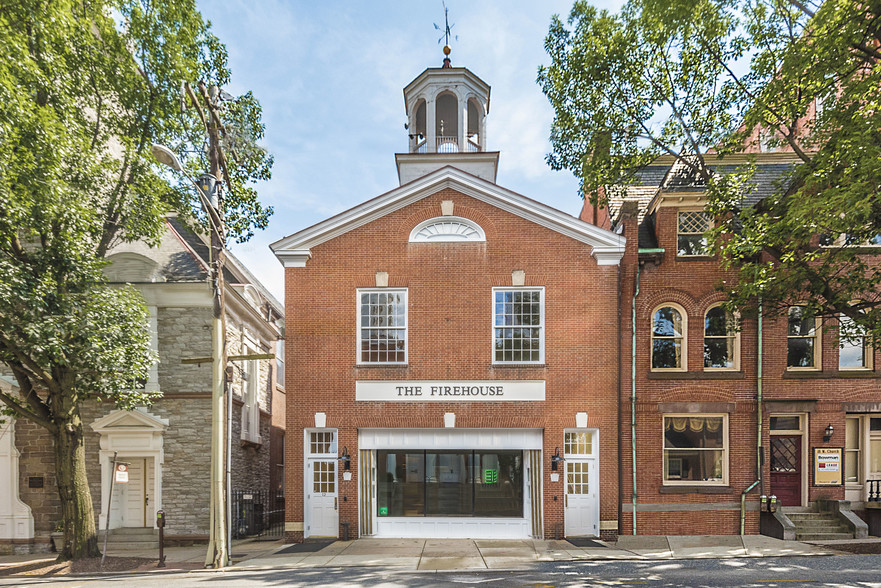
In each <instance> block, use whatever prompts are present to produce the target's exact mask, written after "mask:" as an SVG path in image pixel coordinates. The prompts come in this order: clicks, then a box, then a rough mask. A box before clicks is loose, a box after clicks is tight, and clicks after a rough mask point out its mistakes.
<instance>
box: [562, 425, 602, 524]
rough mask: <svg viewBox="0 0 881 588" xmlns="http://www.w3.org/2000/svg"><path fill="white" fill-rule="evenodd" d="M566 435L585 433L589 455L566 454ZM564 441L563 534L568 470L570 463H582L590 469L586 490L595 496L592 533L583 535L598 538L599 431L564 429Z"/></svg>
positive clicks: (567, 505)
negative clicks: (589, 446) (589, 442)
mask: <svg viewBox="0 0 881 588" xmlns="http://www.w3.org/2000/svg"><path fill="white" fill-rule="evenodd" d="M566 433H587V434H589V435H590V437H591V453H585V454H568V453H566V443H565V435H566ZM563 435H564V439H563V448H564V449H563V460H564V461H563V472H562V474H563V501H564V502H563V530H564V534H566V535H568V533H566V526H567V525H566V522H567V521H566V511H567V510H568V509H569V480H568V471H569V470H568V468H569V465H568V464H570V463H576V462H577V463H584V464H588V465H589V466H591V467H590V472H591V474H590V476H589V478H588V488H589V489H590V490H592V491H593V492H591V493H593V494H596V499H595V500H594V502H593V507H592V508H591V510H592V511H593V512H592V513H590V514H592V517H591V518H592V519H593V521H594V529H595V532H594V533H585V535H590V536H594V537H599V536H600V479H599V478H600V459H599V448H600V432H599V429H589V428H583V429H582V428H578V429H565V430H564V431H563Z"/></svg>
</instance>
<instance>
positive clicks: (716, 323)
mask: <svg viewBox="0 0 881 588" xmlns="http://www.w3.org/2000/svg"><path fill="white" fill-rule="evenodd" d="M734 321H735V319H734V317H733V316H731V314H730V313H728V312H726V311H725V308H724V307H723V306H722V305H721V304H717V305H715V306H712V307H710V309H709V310H707V314H706V315H704V369H705V370H707V371H712V370H736V369H739V367H740V366H739V359H740V358H739V354H738V349H737V347H738V345H737V344H738V336H737V330H736V328H735V322H734Z"/></svg>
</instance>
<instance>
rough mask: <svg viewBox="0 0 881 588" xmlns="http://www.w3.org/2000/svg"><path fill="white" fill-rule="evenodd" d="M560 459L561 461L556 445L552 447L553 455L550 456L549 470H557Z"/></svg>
mask: <svg viewBox="0 0 881 588" xmlns="http://www.w3.org/2000/svg"><path fill="white" fill-rule="evenodd" d="M561 461H563V458H562V457H560V448H559V447H557V448H555V449H554V455H553V456H552V457H551V471H557V468H558V467H559V464H560V462H561Z"/></svg>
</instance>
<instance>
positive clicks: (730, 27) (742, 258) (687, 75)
mask: <svg viewBox="0 0 881 588" xmlns="http://www.w3.org/2000/svg"><path fill="white" fill-rule="evenodd" d="M567 24H568V27H567V26H566V25H564V24H563V22H562V21H561V20H560V19H559V18H555V19H554V20H553V21H552V23H551V26H550V30H549V33H548V36H547V39H546V42H545V45H546V48H547V51H548V54H549V56H550V57H551V65H549V66H547V67H542V68H540V69H539V75H538V81H539V83H540V84H541V86H542V89H543V90H544V92H545V94H546V95H547V96H548V99H549V100H550V102H551V104H552V105H553V106H554V109H555V112H556V118H555V121H554V125H553V128H552V131H551V140H552V142H553V146H554V152H553V153H552V154H551V155H549V156H548V162H549V164H550V165H551V166H552V167H554V168H556V169H563V168H566V169H569V170H571V171H572V172H573V173H575V174H576V175H577V176H578V177H579V178H580V179H581V180H582V191H583V194H584V196H585V197H587V198H590V199H592V201H594V202H595V203H598V204H599V205H603V204H605V202H604V191H603V190H604V188H605V187H608V186H612V185H618V186H620V185H626V184H627V183H628V182H632V181H634V171H636V170H638V169H640V168H641V167H642V166H644V165H646V164H647V163H648V162H650V161H652V160H653V159H654V158H656V157H657V156H658V155H661V154H669V155H673V156H674V157H676V158H677V159H678V160H679V161H680V163H682V164H684V165H685V166H687V167H688V168H690V169H691V171H692V173H693V174H694V176H695V177H700V178H701V179H702V180H703V182H705V183H706V186H707V196H708V201H709V205H708V210H709V211H710V212H711V213H712V214H713V216H714V217H715V218H716V219H717V227H716V228H715V229H713V230H712V231H711V235H710V236H711V241H712V243H713V244H714V246H715V247H716V248H717V251H718V252H719V253H720V255H721V258H722V262H723V264H724V265H725V266H726V267H728V268H731V269H733V270H735V271H737V273H738V275H739V278H740V279H739V280H738V281H737V283H736V284H735V285H734V286H733V287H732V286H731V285H730V283H729V284H728V296H729V306H731V307H732V308H733V307H737V308H739V309H740V310H742V311H744V312H748V311H750V310H751V309H755V307H756V306H757V304H758V301H759V299H760V298H761V300H762V301H763V303H764V304H765V306H766V309H768V308H770V309H771V310H777V311H781V310H783V309H785V308H786V307H787V306H788V305H790V304H792V303H794V302H799V303H804V304H806V305H807V307H808V312H809V313H810V314H812V315H815V316H822V317H834V316H837V315H839V314H845V315H848V316H849V317H851V318H852V319H853V320H854V323H855V325H856V327H857V329H862V330H863V331H864V332H867V333H871V334H872V335H873V336H874V337H875V339H876V340H878V339H879V338H881V298H879V288H878V285H879V282H881V271H879V266H878V254H877V253H876V251H877V250H876V249H872V248H871V247H867V245H869V244H871V243H873V242H874V243H875V244H878V235H881V202H879V200H878V198H877V194H878V191H879V187H881V186H879V182H881V157H879V156H881V135H879V132H881V108H879V107H881V104H879V99H881V98H879V96H881V93H879V87H881V85H879V83H881V59H879V58H881V52H879V49H878V47H879V43H881V7H879V6H878V4H877V3H871V2H870V3H864V2H857V1H855V0H826V1H824V2H822V3H820V2H818V3H816V4H815V5H812V4H810V3H803V2H799V1H798V0H746V1H737V0H696V1H691V0H689V1H684V0H670V1H666V0H664V1H662V0H631V1H630V2H628V3H627V4H626V5H625V6H624V7H623V9H622V10H621V12H620V14H610V13H609V12H607V11H598V10H596V9H595V8H592V7H591V6H589V5H588V4H587V3H586V2H583V1H576V2H575V4H574V5H573V8H572V11H571V13H570V15H569V18H568V21H567ZM767 149H771V150H774V151H786V152H790V153H791V154H792V155H794V159H795V163H794V164H793V165H792V170H791V173H790V174H789V175H787V176H786V177H785V178H784V180H783V181H782V182H780V184H779V185H778V186H776V192H775V193H774V194H773V195H772V196H771V197H768V198H765V199H764V200H763V201H762V202H761V203H760V204H759V205H758V206H748V205H746V201H745V196H746V195H747V193H748V192H749V189H750V186H751V185H752V183H753V180H752V174H753V172H754V170H755V166H754V165H753V164H750V165H745V166H742V167H740V168H739V169H737V170H735V171H733V172H731V173H727V172H726V174H723V173H717V172H718V169H719V168H718V166H719V165H720V158H721V162H724V156H726V155H731V154H738V153H740V154H742V153H755V152H757V151H761V150H767Z"/></svg>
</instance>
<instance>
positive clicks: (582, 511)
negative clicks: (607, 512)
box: [564, 458, 600, 537]
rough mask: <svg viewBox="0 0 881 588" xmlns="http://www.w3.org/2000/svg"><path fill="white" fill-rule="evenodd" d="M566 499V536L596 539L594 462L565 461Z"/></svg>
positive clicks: (596, 506)
mask: <svg viewBox="0 0 881 588" xmlns="http://www.w3.org/2000/svg"><path fill="white" fill-rule="evenodd" d="M565 463H566V497H565V500H566V502H565V509H564V510H565V512H564V519H565V521H566V536H567V537H569V536H575V535H590V536H594V537H598V536H599V534H600V532H599V520H598V519H599V501H598V500H597V496H598V493H597V483H598V482H599V480H598V479H597V464H596V460H592V459H591V460H587V459H568V458H567V460H566V462H565Z"/></svg>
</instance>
